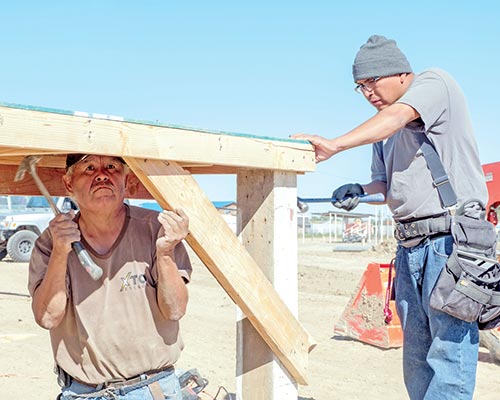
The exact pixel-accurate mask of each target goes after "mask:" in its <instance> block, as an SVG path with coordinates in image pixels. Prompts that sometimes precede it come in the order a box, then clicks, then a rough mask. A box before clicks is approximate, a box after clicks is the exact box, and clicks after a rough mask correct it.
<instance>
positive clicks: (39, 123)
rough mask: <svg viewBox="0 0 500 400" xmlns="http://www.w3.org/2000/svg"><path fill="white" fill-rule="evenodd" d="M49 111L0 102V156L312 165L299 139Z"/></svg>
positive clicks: (238, 165)
mask: <svg viewBox="0 0 500 400" xmlns="http://www.w3.org/2000/svg"><path fill="white" fill-rule="evenodd" d="M50 111H51V112H48V111H44V110H43V109H33V108H22V107H15V106H6V105H5V104H4V105H1V104H0V155H4V156H5V155H22V154H25V152H26V151H27V150H28V149H29V151H30V153H32V154H33V153H35V152H36V153H40V152H42V153H43V152H52V153H62V152H65V153H86V154H109V155H115V156H124V157H135V158H147V159H156V160H172V161H176V162H182V163H187V164H189V163H194V164H208V165H218V166H229V167H234V168H238V169H239V168H258V169H270V170H282V171H295V172H307V171H313V170H314V169H315V161H314V151H313V148H312V146H311V145H310V144H308V143H306V142H304V141H298V140H290V139H272V138H266V137H258V136H252V135H242V134H228V133H221V132H207V131H201V130H194V129H187V128H178V127H170V126H166V125H164V124H159V123H156V124H155V123H142V122H137V121H128V120H115V119H103V118H94V117H88V116H81V114H80V113H77V114H76V115H75V113H73V114H71V113H70V112H60V113H56V112H53V110H50ZM13 138H15V140H13ZM23 152H24V153H23Z"/></svg>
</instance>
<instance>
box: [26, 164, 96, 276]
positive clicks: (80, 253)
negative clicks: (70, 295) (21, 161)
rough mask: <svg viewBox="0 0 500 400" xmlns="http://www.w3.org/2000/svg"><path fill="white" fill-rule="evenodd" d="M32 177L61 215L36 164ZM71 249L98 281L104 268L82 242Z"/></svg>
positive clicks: (31, 173)
mask: <svg viewBox="0 0 500 400" xmlns="http://www.w3.org/2000/svg"><path fill="white" fill-rule="evenodd" d="M29 172H30V175H31V177H32V178H33V180H34V181H35V183H36V185H37V186H38V189H39V190H40V192H41V193H42V194H43V196H44V197H45V198H46V199H47V201H48V202H49V204H50V208H52V211H53V212H54V214H55V215H57V214H60V213H61V210H59V208H57V205H56V204H55V203H54V200H52V196H51V195H50V193H49V191H48V190H47V188H46V187H45V185H44V183H43V182H42V180H41V179H40V178H39V176H38V174H37V173H36V167H35V163H30V170H29ZM71 247H72V248H73V251H74V252H75V253H76V255H77V257H78V260H80V264H82V267H83V268H85V271H87V272H88V273H89V275H90V277H91V278H92V279H93V280H95V281H96V280H98V279H99V278H100V277H101V276H102V268H101V267H99V266H98V265H97V264H96V263H95V262H94V260H92V258H91V257H90V255H89V253H88V252H87V250H85V249H84V248H83V246H82V244H81V243H80V242H74V243H72V244H71Z"/></svg>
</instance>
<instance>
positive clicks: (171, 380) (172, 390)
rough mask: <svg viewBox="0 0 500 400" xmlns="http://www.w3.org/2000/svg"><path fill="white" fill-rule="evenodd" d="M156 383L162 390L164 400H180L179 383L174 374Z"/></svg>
mask: <svg viewBox="0 0 500 400" xmlns="http://www.w3.org/2000/svg"><path fill="white" fill-rule="evenodd" d="M158 383H159V384H160V386H161V389H162V390H163V394H164V395H165V399H168V400H176V399H181V398H182V397H181V388H180V385H179V381H178V380H177V377H176V376H175V374H173V373H172V375H169V376H167V377H165V378H163V379H160V380H159V381H158Z"/></svg>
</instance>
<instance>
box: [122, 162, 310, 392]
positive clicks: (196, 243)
mask: <svg viewBox="0 0 500 400" xmlns="http://www.w3.org/2000/svg"><path fill="white" fill-rule="evenodd" d="M125 161H126V162H127V164H128V165H129V166H130V168H131V169H132V171H133V172H134V173H135V175H136V176H137V177H138V178H139V179H140V180H141V182H142V183H143V184H144V186H145V187H146V188H147V189H148V191H149V192H150V193H151V194H152V195H153V197H154V198H155V199H156V200H157V201H158V202H159V203H160V205H161V206H162V207H163V208H165V209H170V210H172V209H176V208H182V209H184V210H185V212H186V213H187V214H188V215H189V217H190V233H189V235H188V237H187V238H186V241H187V242H188V243H189V245H190V246H191V248H192V249H193V250H194V251H195V252H196V254H197V255H198V257H199V258H200V259H201V260H202V261H203V263H204V264H205V265H206V266H207V268H208V269H209V270H210V272H211V273H212V274H213V276H214V277H215V278H216V279H217V281H218V282H219V283H220V284H221V286H222V287H223V288H224V290H225V291H226V292H227V294H228V295H229V296H230V297H231V299H232V300H233V301H234V302H235V303H236V304H237V305H238V306H239V307H240V308H241V309H242V311H243V312H244V313H245V315H246V316H247V318H248V319H249V321H250V322H251V323H252V325H253V326H254V327H255V329H256V330H257V331H258V332H259V334H260V335H261V337H262V338H263V339H264V341H265V342H266V344H267V345H268V346H269V347H270V348H271V350H272V351H273V353H274V354H275V355H276V356H277V357H278V359H279V360H280V362H281V363H282V364H283V366H284V367H285V368H286V369H287V370H288V372H289V373H290V375H291V376H292V377H293V378H294V379H295V380H296V381H297V382H298V383H300V384H302V385H306V384H307V377H306V366H307V357H308V352H309V351H310V350H311V349H312V347H314V343H313V341H312V339H311V337H310V336H309V334H308V333H307V332H306V331H305V330H304V328H303V327H302V325H301V324H300V323H299V322H298V321H297V319H296V318H295V317H294V315H293V314H292V312H291V311H290V309H289V308H288V307H287V306H286V305H285V303H284V302H283V300H282V299H281V298H280V297H279V295H278V294H277V293H276V291H275V290H274V288H273V286H272V285H271V283H270V282H269V280H268V279H267V278H266V277H265V275H264V274H263V273H262V271H261V270H260V269H259V267H258V266H257V264H256V263H255V261H254V260H253V258H252V257H251V256H250V255H249V254H248V252H247V251H246V250H245V248H244V247H243V246H242V244H241V243H240V242H239V241H238V238H237V237H236V235H235V234H234V233H233V232H232V231H231V229H230V228H229V226H228V225H227V224H226V222H225V221H224V220H223V219H222V217H221V216H220V215H219V213H218V212H217V210H216V209H215V207H214V206H213V204H212V203H211V202H210V200H209V199H208V198H207V197H206V195H205V194H204V193H203V191H202V190H201V189H200V187H199V186H198V184H197V183H196V181H195V180H194V178H193V177H192V176H191V175H190V174H189V173H188V172H187V171H186V170H184V169H182V168H181V167H180V166H179V165H178V164H177V163H175V162H163V161H155V160H144V159H133V158H128V157H127V158H125Z"/></svg>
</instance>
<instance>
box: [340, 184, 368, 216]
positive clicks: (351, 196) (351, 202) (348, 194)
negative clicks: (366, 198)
mask: <svg viewBox="0 0 500 400" xmlns="http://www.w3.org/2000/svg"><path fill="white" fill-rule="evenodd" d="M364 193H365V191H364V189H363V187H362V186H361V185H360V184H359V183H348V184H347V185H342V186H340V187H339V188H337V189H335V190H334V191H333V193H332V204H333V205H334V206H335V207H337V208H342V209H343V210H346V211H351V210H353V209H354V208H355V207H356V206H357V205H358V204H359V196H361V195H363V194H364Z"/></svg>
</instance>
